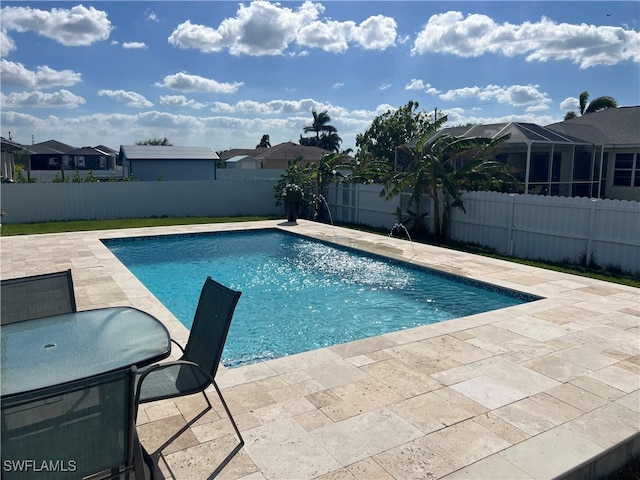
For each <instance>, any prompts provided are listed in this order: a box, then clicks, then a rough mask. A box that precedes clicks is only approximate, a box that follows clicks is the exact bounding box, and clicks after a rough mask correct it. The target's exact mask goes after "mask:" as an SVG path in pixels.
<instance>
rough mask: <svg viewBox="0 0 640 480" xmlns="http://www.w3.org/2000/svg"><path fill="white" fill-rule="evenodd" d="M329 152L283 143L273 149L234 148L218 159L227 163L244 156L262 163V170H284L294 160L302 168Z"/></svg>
mask: <svg viewBox="0 0 640 480" xmlns="http://www.w3.org/2000/svg"><path fill="white" fill-rule="evenodd" d="M331 153H333V152H331V151H329V150H325V149H323V148H320V147H308V146H304V145H298V144H296V143H293V142H284V143H279V144H278V145H274V146H273V147H261V148H253V149H242V148H235V149H231V150H227V151H225V152H220V158H221V159H222V160H223V161H225V162H226V161H227V160H229V159H231V158H233V157H237V156H241V155H245V156H250V157H253V158H255V159H257V160H260V161H262V168H265V169H267V168H268V169H282V170H284V169H286V168H287V167H288V166H289V165H291V163H293V161H294V160H296V159H298V158H300V159H301V160H300V165H301V166H304V165H307V164H309V163H310V162H317V161H318V160H320V159H321V158H322V157H324V156H325V155H330V154H331Z"/></svg>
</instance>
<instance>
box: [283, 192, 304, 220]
mask: <svg viewBox="0 0 640 480" xmlns="http://www.w3.org/2000/svg"><path fill="white" fill-rule="evenodd" d="M281 198H282V201H283V202H284V208H285V211H286V212H287V221H288V222H295V221H296V220H298V212H299V210H300V204H301V203H302V201H303V200H304V189H303V188H302V186H300V185H298V184H297V183H287V184H285V186H284V187H283V189H282V193H281Z"/></svg>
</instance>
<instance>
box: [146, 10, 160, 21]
mask: <svg viewBox="0 0 640 480" xmlns="http://www.w3.org/2000/svg"><path fill="white" fill-rule="evenodd" d="M147 20H148V21H149V22H156V23H158V22H159V21H160V20H159V19H158V15H156V13H155V12H153V11H149V13H148V14H147Z"/></svg>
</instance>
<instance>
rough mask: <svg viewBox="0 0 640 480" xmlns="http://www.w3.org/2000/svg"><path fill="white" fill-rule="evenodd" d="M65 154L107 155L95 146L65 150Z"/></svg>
mask: <svg viewBox="0 0 640 480" xmlns="http://www.w3.org/2000/svg"><path fill="white" fill-rule="evenodd" d="M67 155H86V156H89V155H108V154H106V153H104V152H102V151H100V150H98V149H97V148H94V147H82V148H76V149H75V150H71V151H69V152H67Z"/></svg>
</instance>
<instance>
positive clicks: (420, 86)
mask: <svg viewBox="0 0 640 480" xmlns="http://www.w3.org/2000/svg"><path fill="white" fill-rule="evenodd" d="M404 89H405V90H423V91H424V92H426V93H428V94H429V95H438V94H439V93H441V91H440V90H438V89H437V88H434V87H433V86H432V85H431V84H430V83H426V84H425V83H424V82H423V81H422V80H419V79H416V78H412V79H411V81H410V82H409V83H407V84H406V85H405V87H404Z"/></svg>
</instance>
